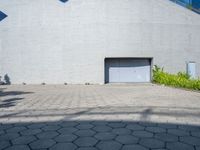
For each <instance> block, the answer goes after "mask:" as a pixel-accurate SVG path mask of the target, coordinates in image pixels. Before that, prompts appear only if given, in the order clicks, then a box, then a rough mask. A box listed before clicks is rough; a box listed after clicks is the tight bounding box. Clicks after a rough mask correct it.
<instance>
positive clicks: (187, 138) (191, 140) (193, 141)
mask: <svg viewBox="0 0 200 150" xmlns="http://www.w3.org/2000/svg"><path fill="white" fill-rule="evenodd" d="M180 141H181V142H183V143H187V144H191V145H195V146H200V138H197V137H192V136H185V137H180Z"/></svg>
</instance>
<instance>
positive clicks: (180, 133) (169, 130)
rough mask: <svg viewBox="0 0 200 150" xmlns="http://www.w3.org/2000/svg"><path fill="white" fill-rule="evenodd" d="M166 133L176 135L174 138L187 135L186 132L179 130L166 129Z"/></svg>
mask: <svg viewBox="0 0 200 150" xmlns="http://www.w3.org/2000/svg"><path fill="white" fill-rule="evenodd" d="M168 133H170V134H173V135H176V136H187V135H189V132H188V131H184V130H180V129H168Z"/></svg>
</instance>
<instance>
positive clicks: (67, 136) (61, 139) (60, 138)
mask: <svg viewBox="0 0 200 150" xmlns="http://www.w3.org/2000/svg"><path fill="white" fill-rule="evenodd" d="M76 138H77V136H76V135H73V134H61V135H59V136H57V137H55V138H54V140H55V141H56V142H72V141H74V140H75V139H76Z"/></svg>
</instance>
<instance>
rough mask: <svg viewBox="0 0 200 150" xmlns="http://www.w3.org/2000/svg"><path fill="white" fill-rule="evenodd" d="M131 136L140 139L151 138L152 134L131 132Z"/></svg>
mask: <svg viewBox="0 0 200 150" xmlns="http://www.w3.org/2000/svg"><path fill="white" fill-rule="evenodd" d="M133 135H134V136H136V137H140V138H149V137H153V134H152V133H150V132H147V131H133Z"/></svg>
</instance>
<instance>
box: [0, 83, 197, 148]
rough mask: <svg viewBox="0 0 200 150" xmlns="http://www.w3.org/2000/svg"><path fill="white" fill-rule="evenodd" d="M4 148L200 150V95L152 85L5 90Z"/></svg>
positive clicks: (1, 114)
mask: <svg viewBox="0 0 200 150" xmlns="http://www.w3.org/2000/svg"><path fill="white" fill-rule="evenodd" d="M0 149H6V150H7V149H9V150H15V149H17V150H18V149H19V150H23V149H27V150H28V149H50V150H54V149H55V150H57V149H58V150H68V149H69V150H75V149H78V150H104V149H105V150H112V149H113V150H154V149H155V150H156V149H157V150H158V149H160V150H161V149H168V150H179V149H180V150H200V93H198V92H191V91H186V90H180V89H174V88H168V87H162V86H157V85H152V84H136V85H102V86H100V85H88V86H84V85H67V86H64V85H63V86H62V85H45V86H42V85H37V86H36V85H25V86H22V85H21V86H20V85H12V86H1V87H0Z"/></svg>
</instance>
